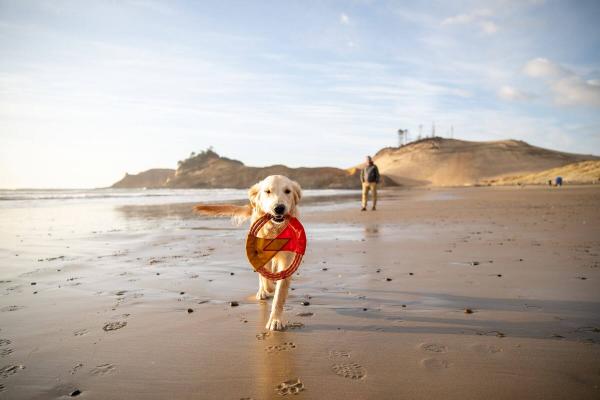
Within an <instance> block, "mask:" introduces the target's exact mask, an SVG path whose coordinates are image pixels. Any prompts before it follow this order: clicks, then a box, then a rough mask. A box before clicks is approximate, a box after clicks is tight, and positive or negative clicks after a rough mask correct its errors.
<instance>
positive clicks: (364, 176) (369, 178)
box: [360, 164, 380, 183]
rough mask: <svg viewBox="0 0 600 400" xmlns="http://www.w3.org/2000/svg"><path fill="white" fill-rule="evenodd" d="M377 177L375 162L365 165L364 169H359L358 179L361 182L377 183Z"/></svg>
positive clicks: (377, 170) (377, 171)
mask: <svg viewBox="0 0 600 400" xmlns="http://www.w3.org/2000/svg"><path fill="white" fill-rule="evenodd" d="M379 178H380V177H379V169H378V168H377V165H375V164H369V165H367V166H366V167H365V169H363V170H362V171H360V181H361V182H363V183H364V182H368V183H372V182H375V183H379Z"/></svg>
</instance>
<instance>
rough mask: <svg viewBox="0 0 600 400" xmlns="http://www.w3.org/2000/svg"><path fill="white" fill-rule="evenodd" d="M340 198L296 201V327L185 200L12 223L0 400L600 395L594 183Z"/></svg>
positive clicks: (597, 191) (238, 231) (5, 262)
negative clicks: (66, 223)
mask: <svg viewBox="0 0 600 400" xmlns="http://www.w3.org/2000/svg"><path fill="white" fill-rule="evenodd" d="M346 201H347V200H342V199H337V200H336V201H335V202H329V203H326V204H323V205H321V203H312V204H309V205H308V206H307V207H305V208H304V214H303V215H302V218H301V220H302V222H303V223H304V225H305V227H306V230H307V234H308V240H309V243H308V252H307V255H306V257H305V258H304V260H305V261H304V263H303V265H302V266H301V267H300V269H299V274H298V275H297V276H295V277H294V281H293V284H292V287H293V291H292V292H291V294H290V297H289V299H288V302H287V306H286V314H285V318H286V319H287V320H289V323H290V326H289V328H288V329H287V330H286V331H283V332H272V333H271V332H266V331H265V329H264V325H265V323H266V320H267V318H268V312H269V309H270V302H259V301H256V300H255V299H254V294H255V292H256V289H257V283H258V282H257V281H258V279H257V278H256V275H255V273H254V272H253V271H252V270H251V269H250V267H249V265H248V263H247V261H246V260H245V254H244V238H245V235H246V231H247V228H248V227H247V225H245V226H243V227H240V228H236V227H233V226H231V224H230V223H229V222H228V221H226V220H209V219H203V218H199V217H194V216H193V215H191V214H189V211H188V210H189V208H188V207H187V206H176V207H175V206H174V207H164V206H156V207H154V208H152V207H150V208H149V207H143V208H136V207H127V208H121V209H119V210H118V211H117V214H118V215H117V217H116V218H115V219H114V220H103V223H102V229H99V230H94V231H89V230H86V231H82V232H80V233H79V232H75V234H72V235H66V233H65V232H66V230H63V231H56V230H53V231H52V232H46V231H45V228H44V229H42V228H41V229H40V231H36V232H29V231H19V230H18V224H19V221H23V220H24V219H25V218H26V217H27V216H29V218H41V217H40V216H36V214H35V212H28V213H27V214H23V215H20V214H19V216H18V218H16V217H13V218H12V219H15V226H14V228H13V229H14V230H15V233H14V234H13V235H8V234H5V236H4V237H3V244H2V248H1V249H0V256H1V257H0V260H1V262H2V268H1V269H0V271H1V272H2V276H1V280H2V281H1V282H0V295H1V296H0V385H1V386H0V398H3V399H4V398H6V399H55V398H71V397H77V398H82V399H83V398H85V399H125V398H126V399H242V398H252V399H256V400H259V399H273V398H281V397H282V396H284V395H285V396H288V397H292V398H298V399H388V398H389V399H395V398H398V399H436V398H444V399H461V400H463V399H482V398H486V399H530V398H543V399H596V398H598V397H600V290H599V289H600V286H599V282H600V207H599V204H600V187H598V186H596V187H593V186H588V187H585V186H582V187H563V188H561V189H556V188H546V187H532V188H524V189H521V188H514V187H494V188H458V189H432V190H425V189H419V190H400V191H394V192H390V193H388V194H387V195H384V197H383V199H382V201H381V203H380V205H379V207H378V211H376V212H371V211H368V212H362V213H361V212H360V211H359V210H358V204H355V203H347V202H346ZM344 202H345V203H344ZM339 203H343V204H341V205H340V204H339ZM165 210H169V211H168V212H165ZM63 214H64V216H65V217H66V218H69V217H72V216H69V210H68V209H67V210H63V212H62V214H60V215H63ZM60 215H56V216H53V217H52V218H60ZM90 215H91V216H90V218H91V219H92V220H93V215H94V214H93V212H90ZM92 225H93V224H92ZM41 226H45V225H44V224H41ZM87 226H90V225H89V224H88V225H87ZM73 229H75V228H73ZM9 236H10V237H9ZM65 237H68V238H69V239H64V238H65ZM231 301H237V302H238V303H239V305H238V306H236V307H232V306H231V305H230V302H231ZM302 302H308V303H310V305H308V306H303V305H302V304H301V303H302ZM467 310H468V311H467ZM469 311H470V312H469ZM72 395H73V396H72Z"/></svg>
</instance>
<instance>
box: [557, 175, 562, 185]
mask: <svg viewBox="0 0 600 400" xmlns="http://www.w3.org/2000/svg"><path fill="white" fill-rule="evenodd" d="M562 184H563V179H562V176H557V177H556V186H562Z"/></svg>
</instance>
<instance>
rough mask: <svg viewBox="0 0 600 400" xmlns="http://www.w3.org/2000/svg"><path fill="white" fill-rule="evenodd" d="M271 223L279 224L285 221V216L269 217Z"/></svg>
mask: <svg viewBox="0 0 600 400" xmlns="http://www.w3.org/2000/svg"><path fill="white" fill-rule="evenodd" d="M271 221H273V222H275V223H276V224H281V223H282V222H283V221H285V215H271Z"/></svg>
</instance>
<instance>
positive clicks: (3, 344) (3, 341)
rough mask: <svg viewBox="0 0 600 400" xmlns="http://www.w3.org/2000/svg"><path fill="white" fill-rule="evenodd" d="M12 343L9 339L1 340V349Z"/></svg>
mask: <svg viewBox="0 0 600 400" xmlns="http://www.w3.org/2000/svg"><path fill="white" fill-rule="evenodd" d="M11 343H12V342H11V341H10V340H9V339H0V347H1V346H8V345H9V344H11Z"/></svg>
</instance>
